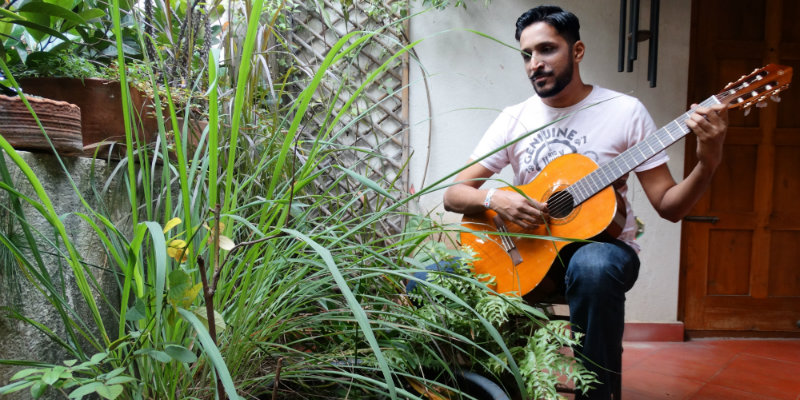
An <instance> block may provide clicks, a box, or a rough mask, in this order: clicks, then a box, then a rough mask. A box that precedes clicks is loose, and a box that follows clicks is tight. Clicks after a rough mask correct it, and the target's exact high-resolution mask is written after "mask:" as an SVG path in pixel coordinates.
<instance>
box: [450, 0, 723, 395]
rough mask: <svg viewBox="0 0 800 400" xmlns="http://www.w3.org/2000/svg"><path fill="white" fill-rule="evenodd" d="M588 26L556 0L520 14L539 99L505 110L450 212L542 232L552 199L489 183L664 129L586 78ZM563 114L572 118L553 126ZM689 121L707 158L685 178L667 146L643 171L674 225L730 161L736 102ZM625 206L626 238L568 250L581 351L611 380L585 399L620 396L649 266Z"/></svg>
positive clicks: (635, 104)
mask: <svg viewBox="0 0 800 400" xmlns="http://www.w3.org/2000/svg"><path fill="white" fill-rule="evenodd" d="M579 27H580V26H579V22H578V18H577V17H576V16H575V15H574V14H572V13H570V12H567V11H564V10H562V9H561V8H559V7H555V6H540V7H536V8H533V9H530V10H528V11H527V12H525V13H524V14H523V15H522V16H521V17H520V18H519V19H518V20H517V23H516V34H515V36H516V39H517V40H518V41H519V45H520V51H521V53H522V57H523V62H524V64H525V72H526V74H527V76H528V77H529V78H530V80H531V83H532V85H533V89H534V91H535V92H536V95H535V96H532V97H531V98H529V99H528V100H526V101H524V102H522V103H520V104H517V105H514V106H511V107H508V108H506V109H505V110H503V112H502V113H501V115H500V116H499V117H498V118H497V120H495V122H494V123H493V124H492V125H491V126H490V128H489V129H488V130H487V132H486V133H485V134H484V137H483V138H482V139H481V141H480V142H479V144H478V146H477V148H476V149H475V151H474V152H473V154H472V156H471V160H470V161H472V160H475V159H478V158H480V157H483V156H484V155H486V154H489V153H492V152H493V151H494V153H492V154H491V155H489V156H488V157H486V158H483V159H482V160H481V161H480V162H478V163H475V164H473V165H471V166H469V167H468V168H466V169H465V170H463V171H462V172H461V173H459V174H458V176H457V177H456V178H455V183H454V184H453V185H452V186H450V187H449V188H448V189H447V191H446V192H445V193H444V206H445V209H447V210H448V211H453V212H458V213H461V214H465V215H470V214H475V213H481V212H484V211H486V210H487V209H488V210H491V211H493V212H496V213H497V215H498V216H499V217H501V218H502V220H504V221H505V222H506V223H513V224H515V225H518V226H520V227H522V228H525V229H531V228H536V227H537V226H540V225H543V224H545V223H546V222H547V221H548V220H549V218H550V217H549V215H548V213H549V212H550V211H551V210H550V209H548V206H550V207H551V208H552V205H550V204H547V203H546V202H545V201H538V200H537V199H529V198H526V197H525V196H523V195H521V194H519V193H517V192H515V191H512V190H494V189H489V190H485V189H481V186H482V184H483V182H484V181H485V180H486V179H487V178H489V177H491V176H492V175H494V174H495V173H498V172H500V170H501V169H503V168H504V167H505V166H507V165H511V166H512V168H513V170H514V176H515V178H514V184H515V185H522V184H526V183H528V182H530V181H531V180H533V178H534V177H536V176H537V174H538V173H539V172H541V170H542V169H543V168H544V167H545V165H547V164H548V163H549V162H550V161H552V160H553V159H555V158H557V157H558V156H560V155H563V154H569V153H580V154H583V155H585V156H588V157H589V158H591V159H593V160H594V161H595V162H596V163H598V164H600V165H602V164H604V163H605V162H607V161H608V160H610V159H612V158H614V157H616V156H618V155H619V154H620V153H622V152H623V151H625V150H626V149H628V148H630V147H631V146H633V145H635V144H636V143H639V142H641V141H642V140H644V139H645V138H646V137H647V136H648V135H650V134H652V133H653V132H655V131H656V126H655V124H654V123H653V121H652V118H651V117H650V115H649V114H648V112H647V110H646V109H645V108H644V106H643V105H642V104H641V103H640V102H639V101H638V100H636V99H635V98H633V97H630V96H626V95H622V94H619V93H617V92H614V91H611V90H608V89H605V88H602V87H599V86H597V85H589V84H585V83H584V82H583V81H582V79H581V76H580V63H581V60H582V58H583V55H584V51H585V45H584V43H583V42H582V41H581V40H580V35H579ZM598 102H599V104H596V103H598ZM593 104H596V105H593ZM589 105H592V106H591V107H588V108H585V109H584V107H587V106H589ZM578 110H580V111H578ZM576 111H577V112H576ZM559 118H563V119H561V120H559V121H558V122H556V123H554V124H552V125H547V124H548V123H550V122H552V121H554V120H557V119H559ZM545 125H547V126H546V127H545V128H543V129H541V130H539V131H538V132H535V133H534V134H531V135H528V136H527V137H526V138H524V139H523V140H520V141H518V142H516V143H514V144H513V145H510V146H508V147H506V148H503V149H501V150H499V151H495V150H496V149H498V148H500V147H503V146H504V145H506V144H508V143H509V142H511V141H513V140H515V139H517V138H519V137H521V136H522V135H525V134H527V133H529V132H531V131H532V130H535V129H537V128H539V127H542V126H545ZM685 126H686V127H688V129H690V130H691V131H692V133H694V134H695V135H696V136H697V143H698V144H697V159H698V162H697V164H696V165H695V166H694V168H693V169H692V171H691V173H690V174H689V175H688V176H687V177H686V179H684V180H683V181H681V182H680V183H676V182H675V180H674V179H673V178H672V175H671V174H670V171H669V169H668V167H667V164H666V161H667V156H666V154H665V153H664V152H663V151H662V152H659V153H658V154H656V155H655V156H653V157H651V158H650V159H648V160H647V161H645V162H644V163H642V164H641V165H639V166H638V167H636V168H635V169H634V172H636V174H637V177H638V179H639V181H640V182H641V185H642V188H643V189H644V192H645V193H646V195H647V198H648V199H649V200H650V203H651V204H652V205H653V207H654V208H655V209H656V210H657V211H658V213H659V215H661V216H662V217H663V218H665V219H667V220H670V221H673V222H677V221H679V220H681V218H683V217H684V216H685V215H686V214H687V213H688V212H689V210H690V209H691V208H692V207H693V205H694V204H695V202H697V200H698V199H699V198H700V196H701V195H702V194H703V192H704V191H705V189H706V188H707V186H708V185H709V183H710V181H711V177H712V175H713V173H714V171H715V170H716V168H717V166H718V165H719V164H720V162H721V160H722V147H723V142H724V139H725V133H726V130H727V108H726V107H725V105H724V104H715V105H711V106H708V107H697V108H696V109H695V110H694V113H693V114H691V115H690V116H689V117H688V118H687V119H686V120H685ZM625 178H627V175H625V176H623V178H622V179H621V180H620V181H618V182H616V183H615V185H614V187H615V188H616V189H617V191H618V192H619V193H620V194H622V195H623V198H624V196H625V193H626V191H627V186H626V185H625ZM622 207H623V208H625V209H627V211H628V212H627V216H626V218H625V219H624V220H623V224H624V228H623V230H622V233H621V234H619V235H618V236H617V237H611V238H606V239H603V240H598V241H592V242H589V243H572V244H569V245H567V246H566V247H564V248H563V249H562V251H561V252H560V260H563V262H564V265H565V266H566V267H567V268H566V272H565V279H564V283H565V287H564V290H565V293H564V294H565V296H566V299H567V302H568V304H569V309H570V321H571V323H572V325H573V330H576V331H579V332H582V333H584V334H585V336H584V337H583V343H582V347H581V348H580V349H578V350H579V352H578V353H579V354H580V356H581V357H585V358H588V359H589V360H591V361H588V362H585V365H586V366H587V367H588V368H589V369H591V370H593V371H594V372H596V373H597V374H598V378H599V380H600V382H601V384H600V385H599V386H598V387H597V388H595V389H593V390H591V391H590V392H589V393H588V394H586V395H585V397H582V396H584V395H583V394H580V393H578V394H576V395H577V397H576V398H590V399H610V398H612V395H613V396H614V398H618V396H619V395H618V394H619V392H620V387H619V385H620V379H619V377H620V375H619V374H620V371H621V359H622V333H623V327H624V309H625V293H626V292H627V291H628V290H629V289H630V288H631V287H632V286H633V284H634V282H635V280H636V278H637V276H638V271H639V258H638V255H637V253H638V250H639V249H638V246H637V245H636V244H635V243H634V242H633V239H634V238H635V230H636V226H635V221H634V217H633V213H632V212H630V204H629V202H628V201H627V199H626V198H625V200H624V204H623V205H622ZM555 263H557V264H561V261H558V260H557V261H556V262H555ZM523 294H524V293H523ZM595 363H596V364H597V365H596V364H595ZM598 365H599V366H598Z"/></svg>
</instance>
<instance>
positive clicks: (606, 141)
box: [471, 86, 668, 251]
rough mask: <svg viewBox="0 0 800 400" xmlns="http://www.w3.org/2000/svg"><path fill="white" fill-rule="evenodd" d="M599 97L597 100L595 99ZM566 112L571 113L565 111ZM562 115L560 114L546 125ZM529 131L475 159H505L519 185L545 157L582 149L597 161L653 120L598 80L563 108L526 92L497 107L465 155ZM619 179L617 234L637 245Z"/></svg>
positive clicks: (495, 164) (647, 129)
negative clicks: (622, 214)
mask: <svg viewBox="0 0 800 400" xmlns="http://www.w3.org/2000/svg"><path fill="white" fill-rule="evenodd" d="M604 100H605V101H604ZM600 101H602V103H599V104H595V103H598V102H600ZM570 113H574V114H572V115H568V114H570ZM564 116H566V118H564V119H562V120H560V121H558V122H555V123H553V124H552V125H547V124H549V123H551V122H552V121H554V120H556V119H559V118H562V117H564ZM545 125H547V126H545ZM532 131H537V132H535V133H532V134H530V135H529V136H528V137H526V138H524V139H522V140H521V141H519V142H517V143H515V144H513V145H511V146H509V147H506V148H505V149H503V150H500V151H497V152H495V153H494V154H491V155H490V156H489V157H487V158H485V159H483V160H481V161H480V164H481V165H483V166H484V167H486V168H488V169H489V170H491V171H492V172H494V173H499V172H500V170H502V169H503V168H504V167H505V166H507V165H511V167H512V168H513V170H514V185H523V184H526V183H529V182H531V181H532V180H533V179H534V178H535V177H536V175H537V174H538V173H539V172H540V171H541V170H542V168H544V166H545V165H547V163H549V162H550V161H552V160H553V159H555V158H556V157H558V156H560V155H563V154H568V153H579V154H583V155H584V156H587V157H589V158H591V159H592V160H594V161H595V162H596V163H597V164H598V165H603V164H604V163H606V162H608V161H609V160H611V159H613V158H614V157H616V156H618V155H619V154H620V153H622V152H623V151H625V150H626V149H628V148H629V147H631V146H633V145H635V144H636V143H638V142H640V141H641V140H643V139H644V138H645V137H646V136H647V135H649V134H651V133H653V132H655V131H656V126H655V123H653V119H652V118H651V117H650V114H649V113H648V112H647V109H645V107H644V105H642V103H641V102H639V100H637V99H636V98H634V97H631V96H628V95H624V94H621V93H618V92H615V91H613V90H609V89H605V88H601V87H598V86H594V87H593V88H592V92H591V93H590V94H589V95H588V96H586V98H585V99H583V100H582V101H580V102H579V103H577V104H575V105H572V106H570V107H565V108H553V107H550V106H548V105H546V104H544V103H543V102H542V100H541V98H539V97H538V96H532V97H530V98H529V99H527V100H525V101H524V102H522V103H520V104H517V105H514V106H510V107H507V108H506V109H504V110H503V112H502V113H501V114H500V115H499V116H498V117H497V119H496V120H495V121H494V122H493V123H492V125H491V126H489V129H488V130H487V131H486V133H485V134H484V135H483V138H482V139H481V141H480V142H479V143H478V146H477V147H476V148H475V151H473V153H472V156H471V158H472V159H473V160H476V159H478V158H481V157H483V156H485V155H486V154H489V153H491V152H493V151H495V150H496V149H498V148H500V147H502V146H504V145H505V144H507V143H509V142H510V141H513V140H514V139H517V138H519V137H520V136H523V135H526V134H528V133H530V132H532ZM667 160H668V157H667V155H666V153H665V152H663V151H661V152H659V153H657V154H656V155H655V156H653V157H652V158H650V159H649V160H647V161H645V162H644V163H643V164H641V165H640V166H638V167H636V168H635V169H634V171H636V172H639V171H646V170H649V169H652V168H655V167H657V166H659V165H661V164H663V163H665V162H667ZM622 181H623V182H622V184H621V185H619V186H617V185H615V187H616V188H617V191H618V192H619V193H620V194H621V195H622V196H623V198H625V203H626V204H625V205H626V209H627V221H626V223H625V228H624V230H623V231H622V234H621V235H620V236H619V239H620V240H622V241H624V242H626V243H628V244H629V245H630V246H631V247H633V248H634V249H635V250H636V251H638V250H639V246H638V245H637V244H636V243H634V239H635V238H636V222H635V217H634V215H633V212H632V210H631V205H630V201H628V197H627V192H628V186H627V184H625V181H627V175H626V176H625V177H623V179H622Z"/></svg>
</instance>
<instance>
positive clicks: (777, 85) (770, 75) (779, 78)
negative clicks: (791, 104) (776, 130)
mask: <svg viewBox="0 0 800 400" xmlns="http://www.w3.org/2000/svg"><path fill="white" fill-rule="evenodd" d="M791 81H792V67H788V66H784V65H776V64H768V65H767V66H765V67H763V68H759V69H757V70H755V71H753V72H751V73H750V74H749V75H745V76H743V77H741V78H739V80H737V81H736V82H731V83H729V84H728V85H727V86H725V90H724V91H722V92H721V93H719V94H717V96H716V97H717V99H718V100H719V101H720V102H721V103H726V104H728V108H729V109H734V108H738V107H742V108H744V109H745V110H747V111H749V108H750V107H752V106H753V105H756V106H759V107H760V106H762V105H766V101H767V99H768V98H770V99H772V100H773V101H776V102H777V101H780V99H779V98H778V97H777V96H778V93H780V92H781V91H783V90H786V89H787V88H788V87H789V83H791ZM746 114H747V113H745V115H746Z"/></svg>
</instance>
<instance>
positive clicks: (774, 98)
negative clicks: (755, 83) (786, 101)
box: [769, 93, 781, 103]
mask: <svg viewBox="0 0 800 400" xmlns="http://www.w3.org/2000/svg"><path fill="white" fill-rule="evenodd" d="M769 99H770V100H772V101H774V102H776V103H780V102H781V96H778V94H777V93H776V94H773V95H772V96H769Z"/></svg>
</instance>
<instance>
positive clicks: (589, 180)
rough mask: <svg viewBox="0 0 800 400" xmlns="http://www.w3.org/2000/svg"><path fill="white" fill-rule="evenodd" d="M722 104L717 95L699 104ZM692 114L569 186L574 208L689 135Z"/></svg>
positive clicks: (568, 190) (691, 111)
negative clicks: (687, 122) (687, 124)
mask: <svg viewBox="0 0 800 400" xmlns="http://www.w3.org/2000/svg"><path fill="white" fill-rule="evenodd" d="M719 103H720V101H719V100H718V99H717V97H716V96H711V97H709V98H708V99H706V100H704V101H703V102H702V103H700V106H703V107H709V106H712V105H714V104H719ZM693 112H694V109H691V110H689V111H687V112H685V113H683V114H681V115H680V116H679V117H678V118H675V119H674V120H672V122H670V123H669V124H667V125H665V126H664V127H662V128H661V129H659V130H657V131H656V132H654V133H653V134H651V135H648V136H647V137H646V138H645V139H644V140H642V141H641V142H639V143H637V144H635V145H634V146H632V147H630V148H629V149H628V150H625V151H624V152H622V154H620V155H618V156H617V157H614V159H612V160H611V161H609V162H607V163H605V164H603V165H601V166H600V167H599V168H597V169H596V170H594V171H592V172H591V173H589V174H588V175H586V176H584V177H583V178H581V179H580V180H579V181H577V182H575V183H573V184H572V185H570V186H569V187H568V188H567V189H566V190H567V192H569V193H570V195H572V198H573V200H574V206H577V205H579V204H581V203H583V202H584V201H586V199H588V198H590V197H592V196H594V195H595V194H596V193H597V192H599V191H601V190H603V189H605V188H606V187H608V186H609V185H611V184H612V183H614V182H615V181H616V180H617V179H619V178H621V177H622V176H623V175H625V174H627V173H628V172H630V171H633V169H634V168H636V167H638V166H639V165H642V164H643V163H644V162H645V161H647V160H649V159H650V158H651V157H653V156H654V155H656V154H658V152H660V151H662V150H664V149H666V148H667V147H669V146H670V145H672V144H673V143H675V142H677V141H678V140H680V139H681V138H683V137H684V136H686V135H687V134H688V133H689V132H690V130H689V128H688V127H687V126H686V120H687V119H689V116H691V115H692V113H693Z"/></svg>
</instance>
